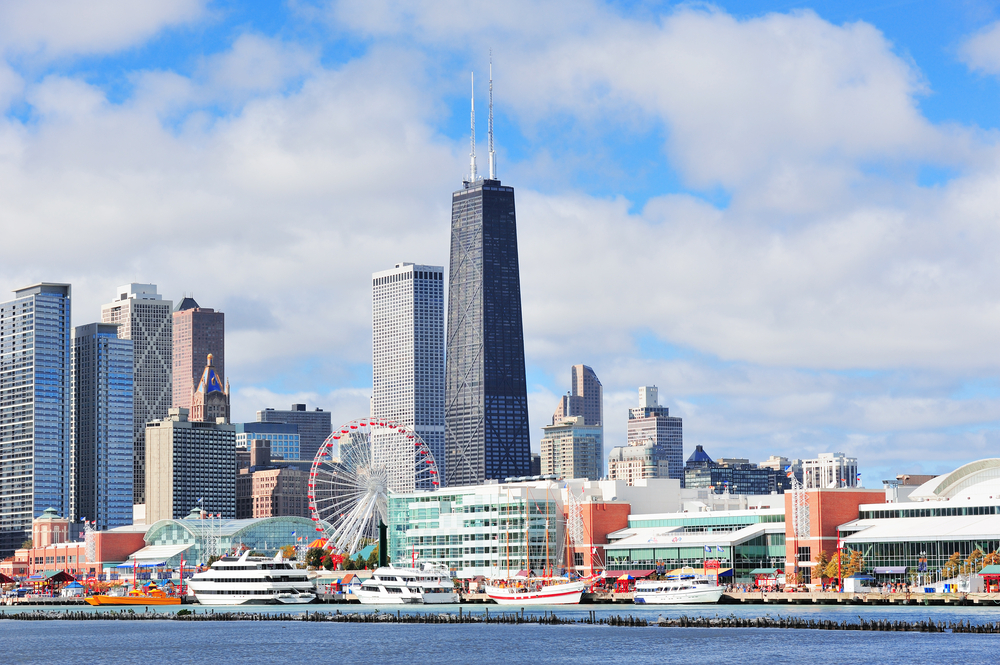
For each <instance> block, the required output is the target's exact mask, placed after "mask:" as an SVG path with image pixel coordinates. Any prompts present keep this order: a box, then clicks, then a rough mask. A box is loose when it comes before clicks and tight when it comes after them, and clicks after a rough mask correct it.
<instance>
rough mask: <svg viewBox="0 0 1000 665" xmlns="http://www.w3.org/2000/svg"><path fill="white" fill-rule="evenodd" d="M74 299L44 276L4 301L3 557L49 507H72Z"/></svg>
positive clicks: (0, 367)
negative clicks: (71, 309)
mask: <svg viewBox="0 0 1000 665" xmlns="http://www.w3.org/2000/svg"><path fill="white" fill-rule="evenodd" d="M70 304H71V288H70V285H69V284H51V283H44V282H43V283H40V284H34V285H32V286H26V287H24V288H23V289H18V290H17V291H15V292H14V300H10V301H8V302H5V303H0V558H4V557H6V556H9V555H10V554H12V553H13V551H14V550H15V549H16V548H18V547H20V546H21V543H22V542H24V541H25V540H26V539H28V538H30V537H31V520H32V519H33V518H34V517H36V516H39V515H41V514H42V511H44V510H45V509H46V508H50V507H51V508H55V510H56V512H57V513H58V514H60V515H70V514H71V511H72V505H71V496H72V446H71V443H72V441H71V432H70V428H71V422H70V421H71V415H70V400H71V393H72V379H71V368H72V352H71V343H70Z"/></svg>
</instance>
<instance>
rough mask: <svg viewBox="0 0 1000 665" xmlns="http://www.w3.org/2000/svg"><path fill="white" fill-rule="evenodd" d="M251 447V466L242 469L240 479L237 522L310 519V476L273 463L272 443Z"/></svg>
mask: <svg viewBox="0 0 1000 665" xmlns="http://www.w3.org/2000/svg"><path fill="white" fill-rule="evenodd" d="M249 443H250V447H249V452H250V465H249V466H248V467H243V468H240V470H239V476H238V477H237V478H236V519H247V518H251V517H280V516H286V515H293V516H298V517H309V516H310V515H311V514H312V513H311V511H310V510H309V499H308V496H307V495H308V492H307V491H306V485H307V479H308V478H309V472H308V471H302V470H300V469H296V468H293V467H290V466H286V465H283V464H281V462H280V461H272V459H271V442H270V441H267V440H264V439H253V440H251V441H250V442H249Z"/></svg>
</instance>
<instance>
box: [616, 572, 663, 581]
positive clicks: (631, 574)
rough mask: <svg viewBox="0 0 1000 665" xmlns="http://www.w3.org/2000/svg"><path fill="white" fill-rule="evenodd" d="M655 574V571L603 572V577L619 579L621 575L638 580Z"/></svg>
mask: <svg viewBox="0 0 1000 665" xmlns="http://www.w3.org/2000/svg"><path fill="white" fill-rule="evenodd" d="M655 572H656V571H655V570H605V571H604V577H615V578H620V577H622V576H623V575H628V576H629V577H633V578H635V579H637V580H638V579H642V578H644V577H649V576H650V575H652V574H653V573H655Z"/></svg>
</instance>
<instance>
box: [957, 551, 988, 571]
mask: <svg viewBox="0 0 1000 665" xmlns="http://www.w3.org/2000/svg"><path fill="white" fill-rule="evenodd" d="M984 557H985V555H984V554H983V551H982V550H981V549H979V548H978V547H977V548H976V549H974V550H972V554H970V555H969V558H968V559H966V560H965V563H964V564H963V565H962V573H964V574H966V575H968V574H969V573H978V572H979V571H980V569H981V568H982V567H983V563H982V561H983V558H984Z"/></svg>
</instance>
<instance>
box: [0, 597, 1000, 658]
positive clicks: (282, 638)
mask: <svg viewBox="0 0 1000 665" xmlns="http://www.w3.org/2000/svg"><path fill="white" fill-rule="evenodd" d="M189 607H190V608H191V609H197V610H198V612H199V613H201V612H203V611H205V608H202V607H199V606H189ZM487 607H488V608H489V611H490V614H495V613H499V612H502V611H503V608H500V607H498V606H463V607H462V611H463V612H464V613H472V614H481V613H483V612H484V611H485V610H486V609H487ZM92 609H93V611H107V610H101V609H99V608H92ZM160 609H161V610H163V609H164V608H160ZM227 609H230V608H217V609H216V611H217V612H218V611H226V610H227ZM231 609H239V610H244V611H246V610H247V609H248V608H247V607H242V608H231ZM337 609H340V610H341V612H351V611H358V612H371V611H373V608H371V607H365V608H360V607H358V606H356V605H353V606H343V605H339V606H336V605H310V606H309V611H310V612H313V611H335V610H337ZM382 609H384V610H386V611H392V612H393V613H395V611H396V610H397V609H400V608H399V607H398V606H394V607H391V608H390V607H385V608H382ZM546 610H551V611H554V612H555V613H556V614H557V615H558V616H560V617H566V618H572V617H580V618H582V617H585V616H587V615H588V614H589V612H590V611H592V610H593V611H595V612H596V613H597V616H599V617H602V616H611V615H619V616H628V615H632V616H641V617H645V618H647V619H651V620H655V619H656V618H657V616H658V615H663V616H664V617H679V616H682V615H687V616H715V615H719V616H727V615H730V614H733V615H735V616H740V617H757V616H766V615H770V616H772V617H774V616H800V617H804V618H814V619H830V620H834V621H844V620H856V619H857V618H858V617H859V616H861V617H864V618H866V619H892V620H907V621H919V620H925V619H932V620H934V621H959V620H963V621H965V620H967V621H971V622H973V623H986V622H994V621H1000V607H997V608H980V607H956V608H943V607H866V606H848V607H831V606H823V607H807V606H791V607H787V608H786V607H781V608H776V607H771V606H764V605H755V606H742V605H739V606H733V605H730V606H726V605H721V606H711V607H705V606H698V607H691V606H688V607H670V608H654V609H650V608H636V607H632V606H628V605H625V606H611V607H609V606H607V605H604V606H600V605H589V606H588V605H583V606H575V607H552V608H527V609H526V610H525V614H526V615H528V614H532V613H534V614H536V615H538V614H541V613H543V612H544V611H546ZM253 611H272V612H292V613H296V614H298V613H301V612H303V611H304V610H303V608H301V607H298V608H294V609H293V608H283V607H272V606H262V607H255V608H253ZM401 611H403V612H404V613H407V612H411V613H412V612H418V611H425V612H426V611H433V612H451V613H455V614H457V613H458V608H457V606H439V607H435V608H433V609H428V608H403V609H402V610H401ZM4 612H5V614H9V613H11V609H10V608H5V609H4ZM998 647H1000V635H966V634H952V633H931V634H922V633H876V632H855V631H821V630H780V629H753V628H715V629H697V628H660V627H654V626H650V627H647V628H619V627H609V626H587V625H574V626H538V625H513V626H512V625H474V624H473V625H470V624H462V625H413V624H334V623H304V622H303V623H292V622H273V623H269V622H253V623H250V622H197V623H195V622H191V623H188V622H176V621H128V622H125V621H87V622H79V621H39V622H25V621H0V662H3V663H115V664H118V665H129V664H131V663H141V664H142V665H161V664H166V663H195V664H201V663H206V664H207V663H213V664H215V663H247V662H252V663H254V664H255V665H270V664H271V663H274V664H281V665H288V664H290V663H298V662H309V663H322V664H324V665H325V664H326V663H358V664H363V665H367V664H369V663H370V664H373V665H377V664H379V663H418V664H421V665H422V664H423V663H424V662H426V663H427V665H437V664H438V663H477V662H479V663H484V664H485V663H502V662H521V663H583V662H586V663H595V664H598V665H603V664H609V665H610V664H616V663H627V664H629V665H634V664H636V663H662V662H676V663H761V664H767V665H774V664H776V663H786V662H803V663H844V662H878V663H935V664H938V663H987V662H989V663H994V662H996V660H997V655H996V654H997V652H998Z"/></svg>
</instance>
